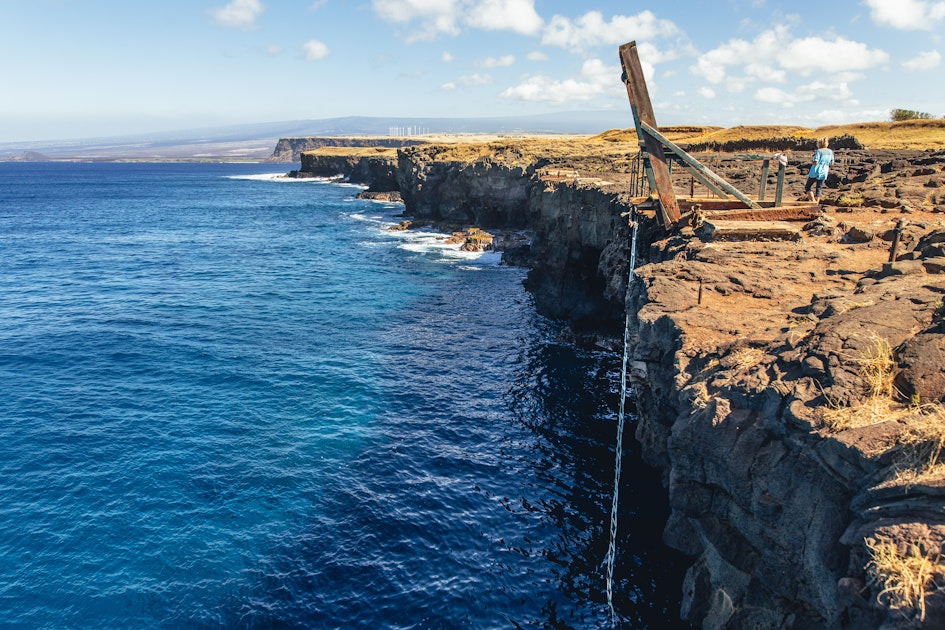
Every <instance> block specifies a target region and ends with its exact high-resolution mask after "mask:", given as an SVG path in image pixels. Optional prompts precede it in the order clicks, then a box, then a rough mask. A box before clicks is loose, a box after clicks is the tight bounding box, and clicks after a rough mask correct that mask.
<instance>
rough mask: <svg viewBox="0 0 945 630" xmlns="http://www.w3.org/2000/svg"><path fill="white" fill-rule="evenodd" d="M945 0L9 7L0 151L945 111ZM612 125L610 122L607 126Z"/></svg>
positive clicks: (282, 0) (459, 0)
mask: <svg viewBox="0 0 945 630" xmlns="http://www.w3.org/2000/svg"><path fill="white" fill-rule="evenodd" d="M943 35H945V0H848V1H844V0H825V1H822V2H812V1H808V0H793V1H791V2H781V1H776V0H708V1H697V0H682V1H680V0H674V1H672V2H670V1H667V2H660V3H655V2H635V1H632V0H622V1H620V2H612V1H600V0H583V1H580V2H576V1H574V0H569V1H559V0H548V1H543V0H346V1H342V0H135V1H134V2H132V1H129V0H0V143H3V142H15V141H28V140H46V139H66V138H87V137H96V136H108V135H124V134H134V133H151V132H159V131H168V130H179V129H193V128H200V127H212V126H220V125H232V124H242V123H263V122H277V121H283V120H286V121H288V120H305V119H320V118H333V117H340V116H377V117H420V118H442V117H490V116H518V115H532V114H544V113H551V112H570V111H587V110H595V111H596V110H616V111H626V112H627V116H628V119H627V127H630V126H632V124H633V123H632V117H631V116H630V110H629V103H628V100H627V94H626V90H625V89H624V86H623V85H622V83H621V81H620V65H619V59H618V55H617V49H618V47H619V46H620V45H621V44H623V43H625V42H628V41H634V40H635V41H636V42H637V44H638V50H639V53H640V58H641V61H642V63H643V66H644V70H645V73H646V79H647V84H648V87H649V92H650V96H651V99H652V101H653V107H654V110H655V113H656V119H657V122H658V123H659V124H660V125H680V124H699V125H720V126H724V127H732V126H736V125H751V124H792V125H801V126H805V127H818V126H821V125H826V124H835V123H848V122H865V121H876V120H888V119H889V111H890V110H891V109H893V108H903V109H913V110H918V111H921V112H927V113H930V114H932V115H934V116H936V117H941V116H945V80H943V79H945V65H943V61H942V57H943V55H945V41H943ZM602 131H603V130H602Z"/></svg>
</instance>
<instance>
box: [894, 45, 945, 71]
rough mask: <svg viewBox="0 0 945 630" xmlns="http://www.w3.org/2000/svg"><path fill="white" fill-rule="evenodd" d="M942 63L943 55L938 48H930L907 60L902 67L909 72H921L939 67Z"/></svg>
mask: <svg viewBox="0 0 945 630" xmlns="http://www.w3.org/2000/svg"><path fill="white" fill-rule="evenodd" d="M941 63H942V56H941V55H940V54H939V52H938V51H937V50H929V51H926V52H921V53H919V54H918V55H917V56H916V57H915V58H913V59H910V60H909V61H905V62H903V64H902V67H903V68H905V69H906V70H908V71H909V72H921V71H923V70H932V69H933V68H938V67H939V65H940V64H941Z"/></svg>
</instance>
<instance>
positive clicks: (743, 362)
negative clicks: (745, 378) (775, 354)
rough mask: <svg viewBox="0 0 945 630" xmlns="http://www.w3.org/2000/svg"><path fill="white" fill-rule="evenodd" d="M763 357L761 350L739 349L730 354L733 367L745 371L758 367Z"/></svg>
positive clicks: (763, 353)
mask: <svg viewBox="0 0 945 630" xmlns="http://www.w3.org/2000/svg"><path fill="white" fill-rule="evenodd" d="M764 356H765V352H764V350H762V349H761V348H739V349H738V350H736V351H735V352H733V353H732V357H731V361H732V362H733V363H734V367H735V368H737V369H739V370H746V369H748V368H750V367H752V366H755V365H758V364H759V363H760V362H761V359H763V358H764Z"/></svg>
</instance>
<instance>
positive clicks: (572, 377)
mask: <svg viewBox="0 0 945 630" xmlns="http://www.w3.org/2000/svg"><path fill="white" fill-rule="evenodd" d="M276 170H278V167H276V168H274V167H271V166H265V165H248V164H218V165H212V164H82V163H74V164H69V163H52V164H0V388H2V389H0V392H2V393H0V497H2V501H0V626H3V627H11V628H81V627H109V628H117V627H131V628H145V627H183V628H214V627H257V628H268V627H298V628H492V627H496V628H514V627H530V628H537V627H573V628H595V627H606V626H608V625H609V613H608V610H607V607H606V604H605V595H604V578H603V573H602V567H603V560H604V554H605V552H606V547H607V531H608V519H609V509H610V496H611V485H612V476H613V472H612V467H613V452H614V446H613V441H614V434H615V428H616V420H615V411H614V410H615V408H616V403H617V401H616V398H617V394H616V391H617V386H616V380H617V378H618V370H619V358H618V357H614V356H611V355H607V354H603V353H597V352H590V351H586V350H580V349H576V348H574V347H571V346H569V345H567V344H564V343H560V342H558V341H556V339H557V337H556V335H557V332H558V330H557V325H556V324H555V323H554V322H549V321H546V320H544V319H542V318H541V317H539V316H537V315H536V314H535V312H534V308H533V306H532V304H531V301H530V298H529V296H528V295H527V294H526V293H525V292H524V290H523V288H522V279H523V275H524V271H523V270H521V269H516V268H511V267H507V266H504V265H499V264H498V262H497V257H496V256H495V255H487V256H484V257H482V258H479V259H473V258H470V257H468V256H466V257H464V256H461V255H460V254H459V253H458V252H455V251H453V250H451V249H448V248H445V247H443V246H442V245H440V244H439V243H438V241H436V240H435V238H434V236H433V235H432V234H424V233H416V232H412V233H409V234H404V233H395V232H390V231H386V230H384V229H382V228H383V226H385V225H387V224H390V223H394V222H395V221H396V220H397V219H396V218H395V214H396V213H398V212H400V211H401V210H402V208H400V207H397V206H393V205H389V204H378V203H372V202H366V201H359V200H356V199H355V198H354V195H355V193H356V192H357V189H356V188H353V187H350V186H342V185H337V184H329V183H324V182H285V181H278V180H274V179H271V178H266V177H257V176H258V175H262V174H266V173H272V172H274V171H276ZM630 433H632V427H631V428H630V429H629V430H628V436H627V439H626V440H625V448H626V449H628V451H629V453H628V455H627V460H628V461H626V462H625V464H624V480H625V484H624V485H623V487H622V488H621V499H622V507H623V511H622V513H621V534H620V541H619V555H618V567H617V568H618V574H617V592H616V599H617V604H618V608H619V611H620V614H621V617H622V622H623V625H625V626H626V627H670V626H672V625H673V624H674V620H675V619H676V617H677V610H678V604H679V592H680V588H681V584H680V580H681V575H680V566H681V564H680V562H679V560H678V558H677V557H676V556H675V555H673V554H671V553H670V552H669V551H668V550H667V549H666V548H664V547H663V546H662V544H661V543H660V540H659V536H660V531H661V528H662V526H663V524H664V522H665V518H666V506H665V498H664V497H663V494H664V491H663V490H662V489H661V488H660V487H659V483H658V476H657V474H656V473H655V472H654V471H652V470H650V469H648V468H646V467H645V466H642V465H640V464H639V463H637V462H636V459H635V458H636V455H635V453H636V451H635V450H634V444H633V439H632V435H629V434H630Z"/></svg>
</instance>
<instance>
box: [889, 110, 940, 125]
mask: <svg viewBox="0 0 945 630" xmlns="http://www.w3.org/2000/svg"><path fill="white" fill-rule="evenodd" d="M931 118H934V116H932V114H927V113H926V112H917V111H915V110H914V109H899V108H896V109H894V110H892V111H890V112H889V119H890V120H892V121H893V122H900V121H903V120H916V119H923V120H928V119H931Z"/></svg>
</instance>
